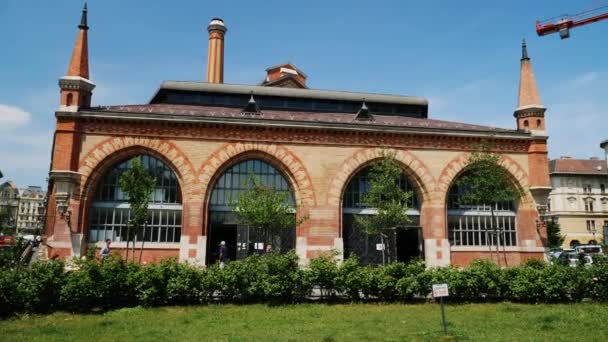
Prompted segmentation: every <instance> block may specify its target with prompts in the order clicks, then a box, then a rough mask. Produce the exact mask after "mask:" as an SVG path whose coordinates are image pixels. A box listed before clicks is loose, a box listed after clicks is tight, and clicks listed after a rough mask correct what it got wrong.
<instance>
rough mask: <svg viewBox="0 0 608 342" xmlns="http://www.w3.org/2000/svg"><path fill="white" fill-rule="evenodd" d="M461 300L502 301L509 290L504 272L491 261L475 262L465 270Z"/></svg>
mask: <svg viewBox="0 0 608 342" xmlns="http://www.w3.org/2000/svg"><path fill="white" fill-rule="evenodd" d="M463 276H464V284H463V288H462V289H461V293H460V295H461V297H462V298H461V299H463V300H467V301H473V302H482V301H496V300H500V299H502V297H503V296H504V294H505V293H506V290H507V285H506V284H505V279H504V276H503V271H502V270H501V269H500V267H498V266H497V265H496V264H495V263H493V262H491V261H489V260H474V261H473V262H472V263H471V265H470V266H469V267H467V268H466V269H464V270H463Z"/></svg>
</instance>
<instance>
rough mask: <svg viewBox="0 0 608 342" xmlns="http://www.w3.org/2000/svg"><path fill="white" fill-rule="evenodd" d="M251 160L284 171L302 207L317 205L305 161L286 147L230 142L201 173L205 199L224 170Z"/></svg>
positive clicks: (202, 168)
mask: <svg viewBox="0 0 608 342" xmlns="http://www.w3.org/2000/svg"><path fill="white" fill-rule="evenodd" d="M250 158H257V159H262V160H265V161H267V162H268V163H270V164H271V165H273V166H274V167H276V168H277V169H279V170H280V171H281V172H283V174H284V175H285V176H286V177H287V178H288V179H289V180H290V182H291V185H292V186H293V187H294V193H295V196H296V201H297V203H298V204H299V205H306V206H313V205H315V204H316V198H315V192H314V189H313V183H312V180H311V178H310V176H309V174H308V171H307V170H306V168H305V167H304V164H303V163H302V161H301V160H300V159H299V158H298V157H297V156H296V155H295V154H293V153H292V152H291V151H289V150H288V149H287V148H285V147H282V146H279V145H276V144H265V143H230V144H226V145H224V146H223V147H222V148H220V149H219V150H217V151H216V152H214V153H213V154H212V155H211V156H210V157H209V158H208V159H207V161H205V162H204V163H203V165H202V166H201V168H200V170H199V172H198V181H199V183H200V184H201V186H202V193H203V194H205V199H207V198H209V196H210V193H211V187H212V186H213V184H215V180H216V179H217V178H218V177H220V176H221V175H222V173H223V171H224V170H225V169H227V168H228V167H230V166H232V165H233V164H235V163H237V162H239V161H242V160H245V159H250Z"/></svg>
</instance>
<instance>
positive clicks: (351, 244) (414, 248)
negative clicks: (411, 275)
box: [342, 167, 422, 264]
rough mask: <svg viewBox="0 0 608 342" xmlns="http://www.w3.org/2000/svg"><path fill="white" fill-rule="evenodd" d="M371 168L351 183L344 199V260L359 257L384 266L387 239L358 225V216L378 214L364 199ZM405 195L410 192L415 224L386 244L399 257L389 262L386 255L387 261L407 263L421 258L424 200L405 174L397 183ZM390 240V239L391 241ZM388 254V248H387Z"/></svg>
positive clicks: (411, 210)
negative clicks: (422, 204)
mask: <svg viewBox="0 0 608 342" xmlns="http://www.w3.org/2000/svg"><path fill="white" fill-rule="evenodd" d="M370 171H371V167H366V168H364V169H363V170H361V171H359V172H358V173H357V174H356V175H355V176H354V177H353V178H352V179H351V180H350V181H349V183H348V185H347V186H346V190H345V191H344V197H343V198H342V215H343V216H342V238H343V242H344V256H345V257H349V256H351V255H353V254H354V255H356V256H357V257H358V258H359V260H360V261H361V263H363V264H381V263H382V260H383V250H382V249H383V248H384V245H382V241H383V239H381V238H380V236H379V235H370V234H367V233H366V232H364V231H362V230H361V229H360V228H359V227H357V226H356V224H355V216H356V215H375V214H376V213H377V210H376V209H374V208H369V207H367V206H366V205H365V204H364V203H363V196H364V194H365V193H366V192H367V191H368V189H369V178H370ZM397 186H399V187H400V188H401V189H403V190H404V191H407V192H410V193H411V194H412V196H411V197H410V203H407V208H408V211H407V214H408V216H409V218H410V220H411V222H410V224H409V226H407V227H403V229H399V230H398V231H397V234H396V236H395V239H394V241H385V244H387V245H388V244H391V247H392V248H390V250H391V251H395V253H393V254H395V255H393V256H392V259H391V260H388V258H387V255H386V251H385V253H384V257H385V261H396V260H399V261H407V260H409V259H411V258H413V257H417V256H420V255H421V254H420V253H421V248H420V246H421V239H422V235H421V229H420V227H419V225H420V198H419V196H418V194H417V192H416V189H415V187H414V186H413V184H412V183H411V182H410V181H409V179H408V178H407V175H405V174H402V175H401V177H400V178H399V180H398V181H397ZM389 240H390V239H389ZM385 249H386V250H388V249H387V248H385Z"/></svg>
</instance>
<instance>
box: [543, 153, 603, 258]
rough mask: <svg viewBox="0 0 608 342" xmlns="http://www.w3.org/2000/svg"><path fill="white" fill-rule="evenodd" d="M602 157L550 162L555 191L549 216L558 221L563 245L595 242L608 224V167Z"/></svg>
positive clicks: (551, 199)
mask: <svg viewBox="0 0 608 342" xmlns="http://www.w3.org/2000/svg"><path fill="white" fill-rule="evenodd" d="M606 166H607V165H606V161H605V160H602V159H599V158H591V159H573V158H570V157H562V158H560V159H555V160H551V161H550V162H549V174H550V176H551V185H552V187H553V190H552V191H551V193H550V194H549V201H548V206H549V215H548V217H549V218H550V219H551V220H554V221H556V222H558V223H559V225H560V229H561V234H562V235H563V236H565V239H564V244H563V246H564V247H574V246H576V245H579V244H587V243H589V244H595V243H598V241H600V240H601V239H602V238H603V227H604V225H606V224H608V189H607V188H608V170H607V167H606Z"/></svg>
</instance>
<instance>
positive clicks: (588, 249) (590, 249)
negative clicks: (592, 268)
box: [574, 245, 604, 255]
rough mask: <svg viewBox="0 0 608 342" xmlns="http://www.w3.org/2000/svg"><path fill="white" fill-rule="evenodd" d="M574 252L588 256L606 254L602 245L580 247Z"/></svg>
mask: <svg viewBox="0 0 608 342" xmlns="http://www.w3.org/2000/svg"><path fill="white" fill-rule="evenodd" d="M574 251H575V252H577V253H584V254H588V255H596V254H604V250H603V249H602V246H600V245H578V246H576V247H574Z"/></svg>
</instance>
